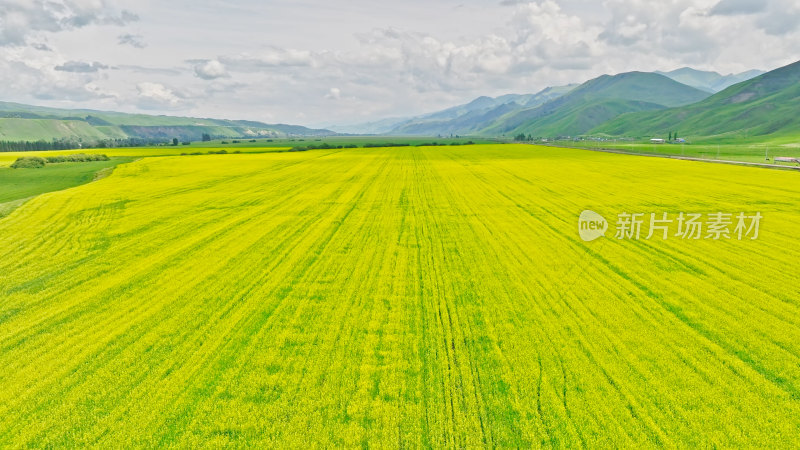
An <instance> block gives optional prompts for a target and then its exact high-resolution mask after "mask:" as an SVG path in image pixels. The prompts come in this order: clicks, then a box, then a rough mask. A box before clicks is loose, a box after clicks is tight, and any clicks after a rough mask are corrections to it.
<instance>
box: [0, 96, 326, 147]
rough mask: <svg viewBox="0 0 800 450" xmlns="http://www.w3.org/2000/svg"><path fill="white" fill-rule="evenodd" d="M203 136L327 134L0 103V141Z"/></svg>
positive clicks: (244, 123) (280, 126) (259, 124)
mask: <svg viewBox="0 0 800 450" xmlns="http://www.w3.org/2000/svg"><path fill="white" fill-rule="evenodd" d="M203 134H209V135H211V136H214V137H218V138H237V137H239V138H246V137H258V136H262V137H264V136H270V137H286V136H326V135H332V134H335V133H334V132H332V131H329V130H315V129H310V128H306V127H302V126H298V125H285V124H266V123H262V122H255V121H247V120H222V119H198V118H192V117H172V116H151V115H146V114H126V113H119V112H106V111H94V110H87V109H77V110H71V109H58V108H46V107H41V106H32V105H23V104H19V103H8V102H0V141H33V140H47V141H49V140H53V139H81V140H84V141H100V140H105V139H125V138H139V139H154V140H164V139H172V138H178V139H180V140H190V141H194V140H200V139H201V137H202V135H203Z"/></svg>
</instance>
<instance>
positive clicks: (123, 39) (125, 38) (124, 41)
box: [117, 33, 147, 48]
mask: <svg viewBox="0 0 800 450" xmlns="http://www.w3.org/2000/svg"><path fill="white" fill-rule="evenodd" d="M117 43H118V44H119V45H130V46H131V47H133V48H145V47H147V44H145V43H144V41H143V40H142V36H139V35H138V34H130V33H126V34H121V35H119V36H117Z"/></svg>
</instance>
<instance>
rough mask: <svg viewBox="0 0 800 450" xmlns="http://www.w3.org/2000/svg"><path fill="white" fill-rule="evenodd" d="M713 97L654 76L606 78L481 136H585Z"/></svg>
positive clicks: (508, 118) (518, 113)
mask: <svg viewBox="0 0 800 450" xmlns="http://www.w3.org/2000/svg"><path fill="white" fill-rule="evenodd" d="M708 95H709V94H708V93H706V92H703V91H701V90H699V89H696V88H693V87H690V86H686V85H684V84H681V83H678V82H676V81H674V80H671V79H669V78H667V77H665V76H663V75H658V74H654V73H643V72H629V73H623V74H619V75H614V76H609V75H603V76H601V77H598V78H595V79H593V80H590V81H587V82H586V83H584V84H582V85H580V86H579V87H577V88H575V89H573V90H572V91H570V92H569V93H568V94H566V95H563V96H561V97H559V98H557V99H554V100H551V101H549V102H546V103H544V104H543V105H541V106H538V107H535V108H528V109H523V110H520V111H516V112H512V113H510V114H506V115H504V116H502V117H500V118H498V119H497V120H495V121H494V122H493V123H491V124H490V125H488V126H486V127H484V128H483V129H482V130H480V134H483V135H516V134H519V133H524V134H531V135H534V136H559V135H561V136H563V135H580V134H583V133H586V132H587V131H589V130H591V129H593V128H595V127H597V126H598V125H601V124H603V123H605V122H607V121H609V120H611V119H614V118H615V117H618V116H619V115H621V114H624V113H629V112H637V111H647V110H657V109H664V108H667V107H670V106H678V105H686V104H690V103H694V102H697V101H700V100H702V99H704V98H706V97H708Z"/></svg>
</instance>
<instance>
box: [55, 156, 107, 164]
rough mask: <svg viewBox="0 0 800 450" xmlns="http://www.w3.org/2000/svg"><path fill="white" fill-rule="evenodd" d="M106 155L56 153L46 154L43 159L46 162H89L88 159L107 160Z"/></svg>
mask: <svg viewBox="0 0 800 450" xmlns="http://www.w3.org/2000/svg"><path fill="white" fill-rule="evenodd" d="M108 159H109V158H108V156H106V155H87V154H85V153H78V154H75V155H58V156H47V157H45V160H47V162H48V163H51V164H52V163H64V162H89V161H108Z"/></svg>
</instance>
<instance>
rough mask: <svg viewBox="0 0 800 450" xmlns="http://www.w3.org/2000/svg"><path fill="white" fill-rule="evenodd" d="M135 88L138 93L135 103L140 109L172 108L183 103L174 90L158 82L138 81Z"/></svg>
mask: <svg viewBox="0 0 800 450" xmlns="http://www.w3.org/2000/svg"><path fill="white" fill-rule="evenodd" d="M136 90H137V91H138V94H139V95H138V98H137V105H138V106H139V108H141V109H155V110H174V109H178V108H179V107H181V106H182V104H183V100H182V99H181V97H180V96H178V94H177V93H176V92H175V91H173V90H172V89H170V88H168V87H166V86H164V85H163V84H160V83H151V82H144V83H139V84H137V85H136Z"/></svg>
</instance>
